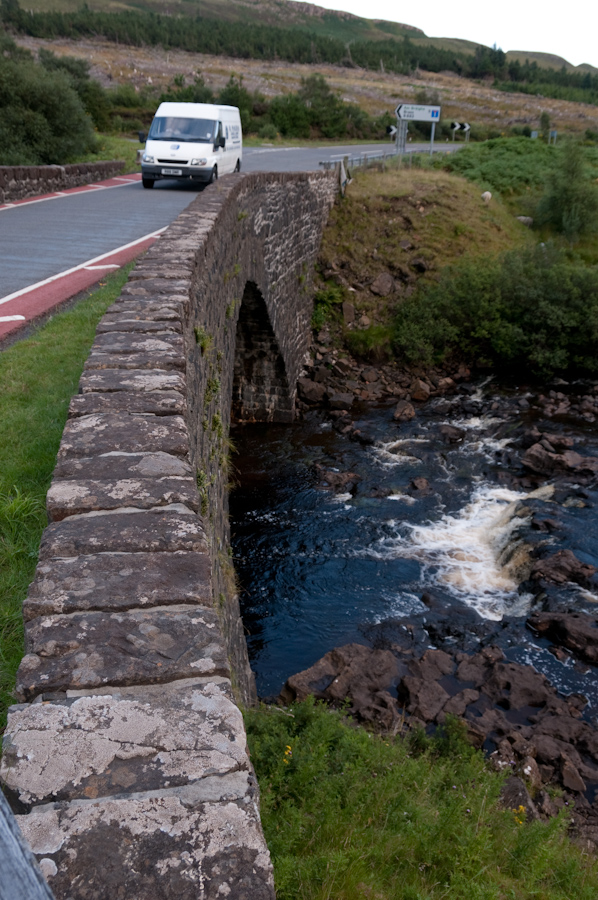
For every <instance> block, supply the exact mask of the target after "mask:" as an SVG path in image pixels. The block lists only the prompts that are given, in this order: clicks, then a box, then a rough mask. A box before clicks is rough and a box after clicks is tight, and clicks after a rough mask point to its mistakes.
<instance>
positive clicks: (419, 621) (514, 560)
mask: <svg viewBox="0 0 598 900" xmlns="http://www.w3.org/2000/svg"><path fill="white" fill-rule="evenodd" d="M522 396H523V395H522V394H521V393H517V392H515V391H510V392H509V391H499V390H498V389H496V388H493V386H492V384H486V385H481V386H479V387H478V389H477V391H476V392H475V393H474V394H473V396H471V397H468V398H467V399H466V402H465V403H463V398H462V397H461V398H459V397H457V398H455V399H454V400H453V401H450V402H449V403H448V404H447V401H446V399H444V400H435V401H432V402H430V403H428V404H426V406H425V407H424V408H423V409H422V410H420V411H419V412H418V415H417V416H416V418H415V419H413V420H412V421H411V422H410V423H407V424H401V425H400V426H398V425H397V424H396V423H395V422H394V421H393V418H392V414H393V410H394V405H387V406H379V407H376V408H371V407H370V408H365V407H364V408H363V409H362V410H361V411H358V412H357V413H355V412H354V413H353V420H354V421H355V424H356V426H357V427H359V429H360V431H361V433H362V435H365V436H366V441H367V442H368V443H367V444H365V445H364V444H363V443H360V442H357V441H355V440H352V439H350V437H349V436H344V435H342V434H340V433H338V432H337V431H336V430H335V428H334V427H333V425H334V423H333V422H331V421H330V420H329V419H327V417H326V416H325V415H324V414H322V413H316V412H313V413H309V414H308V415H307V417H306V419H305V420H304V421H303V422H299V423H297V424H295V425H292V426H277V425H251V426H244V427H237V428H235V429H234V432H233V438H234V441H235V444H236V446H237V449H238V454H237V457H236V461H235V464H236V467H237V479H238V487H237V488H236V489H235V490H234V491H233V493H232V496H231V523H232V531H233V550H234V556H235V565H236V569H237V573H238V575H239V578H240V582H241V587H242V594H241V608H242V615H243V620H244V623H245V626H246V630H247V634H248V647H249V654H250V660H251V665H252V668H253V669H254V671H255V673H256V678H257V687H258V693H259V694H260V696H263V697H267V696H272V695H275V694H277V693H278V692H279V691H280V689H281V688H282V686H283V684H284V682H285V680H286V678H287V677H288V676H289V675H291V674H293V673H295V672H298V671H300V670H302V669H305V668H307V667H308V666H311V665H312V664H313V663H314V662H315V661H316V660H317V659H319V658H320V657H321V656H323V655H324V654H325V653H326V652H327V651H329V650H331V649H332V648H333V647H335V646H340V645H342V644H345V643H348V642H352V641H356V642H359V643H364V644H369V645H371V646H381V647H383V646H392V644H393V643H399V644H402V645H405V642H408V641H411V642H413V643H415V644H417V645H420V646H421V648H422V649H424V648H425V647H429V646H434V647H444V648H445V649H448V647H449V645H450V646H451V647H452V648H455V646H458V647H460V648H462V649H464V650H468V651H472V650H475V649H477V648H479V646H480V644H488V643H494V644H498V645H500V646H501V647H502V648H503V650H504V651H505V653H506V654H507V656H508V657H509V658H511V659H513V660H516V661H518V662H522V663H532V664H533V665H535V666H536V668H538V669H540V670H541V671H543V672H544V673H545V674H546V675H548V677H549V678H550V679H551V681H552V682H553V683H554V684H555V686H556V687H559V688H561V689H562V690H564V691H565V692H570V691H575V690H577V691H582V692H584V693H585V694H586V696H589V698H590V702H591V704H592V706H593V707H594V709H596V708H597V707H598V676H597V674H596V672H595V671H594V670H593V669H591V668H589V667H587V666H581V665H579V664H575V663H574V662H573V661H571V660H568V661H566V662H565V663H561V662H559V661H558V660H556V659H555V657H554V656H553V655H552V654H551V653H550V652H548V649H547V648H548V644H547V643H545V642H543V641H541V640H538V639H537V638H536V637H534V635H533V634H532V633H531V632H530V631H529V630H528V629H526V627H525V618H526V616H527V615H528V614H529V612H530V611H531V610H534V609H537V610H540V609H549V610H566V609H579V610H584V611H586V612H595V610H596V603H598V586H597V587H596V592H594V588H591V589H584V588H581V587H579V586H578V585H572V584H570V585H566V586H564V587H560V588H557V587H554V588H549V589H548V590H547V592H546V593H541V594H540V595H538V589H537V588H534V587H533V586H532V585H531V584H530V583H529V582H528V581H527V579H528V577H529V570H530V567H531V562H532V556H533V555H534V553H535V552H537V549H538V548H537V545H538V544H541V545H545V546H544V547H543V550H542V552H543V553H547V552H556V551H557V550H559V549H561V548H570V549H572V550H573V551H574V552H575V554H576V556H577V557H578V558H579V559H580V560H582V561H583V562H587V563H591V564H593V565H596V566H598V539H597V538H598V507H597V506H596V502H597V501H598V491H597V490H596V487H595V486H594V487H591V486H588V485H587V484H577V483H576V482H575V481H574V480H573V479H572V478H568V479H567V480H566V482H560V483H556V484H555V483H552V482H551V481H550V480H545V479H541V478H539V479H538V480H536V481H533V480H530V479H529V478H526V477H525V473H524V471H523V470H522V468H521V465H520V457H521V454H522V452H523V450H522V449H521V447H520V444H521V441H522V435H523V434H524V432H525V431H526V429H529V428H531V427H533V426H537V427H539V428H540V430H544V431H550V432H552V433H556V432H561V433H566V434H567V435H571V436H573V437H574V439H575V441H576V444H575V449H576V450H578V451H579V452H581V453H582V454H583V455H598V430H597V428H596V426H595V425H593V424H585V423H583V422H581V423H580V422H579V421H576V422H567V421H566V420H562V421H555V420H551V421H549V422H547V421H544V420H542V418H541V415H540V411H539V410H537V411H534V407H533V405H532V406H531V407H529V408H527V407H526V402H525V401H524V402H523V404H522V405H523V407H524V409H521V407H520V405H519V404H520V401H521V398H522ZM447 406H448V407H450V408H449V409H447ZM464 406H465V409H464ZM447 423H449V424H451V425H452V426H456V427H458V428H459V429H461V430H462V431H463V432H464V437H463V439H462V440H461V441H460V442H459V443H455V444H451V443H447V442H446V436H444V435H443V434H442V431H441V428H442V425H445V424H447ZM319 467H323V468H319ZM323 470H328V471H331V470H332V471H338V472H341V473H345V472H351V473H354V474H355V475H356V476H358V478H359V480H358V481H357V480H356V479H354V482H356V483H354V484H352V485H351V484H349V486H348V487H349V489H347V488H346V487H342V488H338V489H337V490H336V491H334V490H331V489H330V488H328V487H327V486H326V484H325V483H323V480H324V482H325V476H323V475H322V472H323ZM420 478H425V479H426V480H427V482H428V485H429V486H428V487H427V488H426V487H425V486H424V488H423V489H419V490H418V489H416V488H415V487H414V486H413V480H414V479H420ZM420 484H421V483H420ZM547 518H548V519H550V520H551V521H553V522H554V521H557V522H558V528H556V529H555V530H553V533H551V534H546V533H543V532H542V531H539V530H538V527H537V522H538V521H540V520H542V519H547Z"/></svg>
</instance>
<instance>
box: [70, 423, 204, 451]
mask: <svg viewBox="0 0 598 900" xmlns="http://www.w3.org/2000/svg"><path fill="white" fill-rule="evenodd" d="M115 450H118V451H121V452H124V453H143V452H147V453H156V452H162V453H171V454H173V455H174V456H181V457H186V456H187V455H188V453H189V434H188V432H187V426H186V425H185V420H184V419H183V418H182V417H181V416H141V415H140V416H135V415H133V416H130V415H127V414H119V413H102V414H99V415H95V416H93V415H92V416H81V417H80V418H78V419H69V421H68V422H67V423H66V425H65V428H64V432H63V435H62V441H61V444H60V449H59V451H58V459H59V460H62V459H64V458H65V457H70V456H92V455H94V456H95V455H97V456H100V455H102V454H103V453H110V452H111V451H115Z"/></svg>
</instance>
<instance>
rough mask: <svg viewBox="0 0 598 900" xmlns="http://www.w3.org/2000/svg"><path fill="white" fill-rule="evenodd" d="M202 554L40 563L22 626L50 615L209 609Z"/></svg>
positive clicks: (135, 555)
mask: <svg viewBox="0 0 598 900" xmlns="http://www.w3.org/2000/svg"><path fill="white" fill-rule="evenodd" d="M211 574H212V569H211V564H210V558H209V555H208V554H207V553H188V552H186V551H182V550H179V551H177V552H174V553H98V554H95V555H83V556H74V557H65V558H64V559H60V558H59V559H48V560H44V561H42V562H40V563H39V564H38V566H37V569H36V572H35V579H34V581H33V583H32V584H31V585H30V587H29V593H28V595H27V599H26V600H25V602H24V604H23V618H24V619H25V621H29V620H30V619H33V618H35V617H36V616H47V615H51V614H53V613H71V612H83V611H85V610H106V611H108V612H110V611H118V610H125V609H133V608H141V609H147V608H148V607H151V606H172V605H178V604H190V603H197V604H199V605H202V606H211V605H212V583H211Z"/></svg>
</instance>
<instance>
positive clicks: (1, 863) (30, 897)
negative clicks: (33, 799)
mask: <svg viewBox="0 0 598 900" xmlns="http://www.w3.org/2000/svg"><path fill="white" fill-rule="evenodd" d="M0 900H54V894H53V893H52V891H51V890H50V888H49V887H48V885H47V884H46V881H45V879H44V876H43V875H42V873H41V871H40V869H39V866H38V864H37V860H36V859H35V856H34V855H33V853H32V852H31V850H30V849H29V847H28V845H27V843H26V841H25V838H24V837H23V835H22V834H21V832H20V830H19V826H18V825H17V823H16V820H15V817H14V816H13V814H12V811H11V809H10V807H9V805H8V803H7V802H6V800H5V798H4V794H3V793H2V791H0Z"/></svg>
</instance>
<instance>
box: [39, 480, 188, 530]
mask: <svg viewBox="0 0 598 900" xmlns="http://www.w3.org/2000/svg"><path fill="white" fill-rule="evenodd" d="M173 503H183V504H184V505H185V506H188V507H189V509H192V510H194V511H195V512H198V511H199V495H198V493H197V485H196V483H195V479H194V478H169V477H165V478H139V477H138V478H120V479H119V478H114V480H112V481H108V480H107V481H97V480H85V479H72V478H69V479H66V478H58V479H55V480H54V481H53V482H52V484H51V485H50V489H49V491H48V494H47V496H46V509H47V511H48V519H49V521H50V522H60V521H62V519H65V518H66V517H67V516H76V515H80V514H81V513H86V512H95V511H98V510H109V509H120V508H121V507H134V508H136V509H155V507H157V506H169V505H171V504H173Z"/></svg>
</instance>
